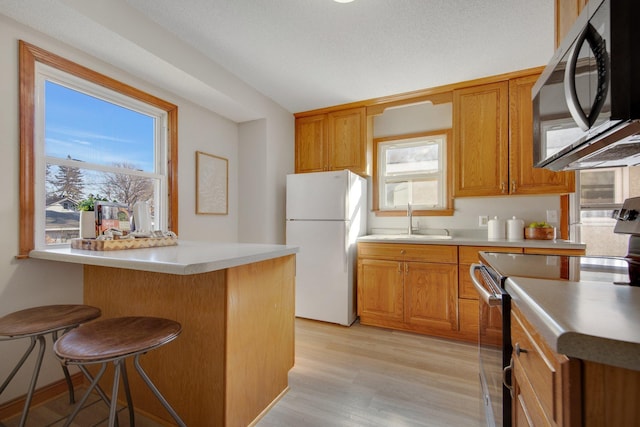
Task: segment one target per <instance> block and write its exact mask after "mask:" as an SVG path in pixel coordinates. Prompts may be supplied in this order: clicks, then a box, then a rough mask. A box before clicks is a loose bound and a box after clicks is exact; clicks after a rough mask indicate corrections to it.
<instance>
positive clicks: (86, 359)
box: [54, 317, 185, 426]
mask: <svg viewBox="0 0 640 427" xmlns="http://www.w3.org/2000/svg"><path fill="white" fill-rule="evenodd" d="M181 332H182V326H181V325H180V323H178V322H175V321H173V320H169V319H163V318H159V317H116V318H111V319H102V320H97V321H95V322H92V323H89V324H86V325H83V326H81V327H79V328H77V329H74V330H73V331H70V332H69V333H67V334H65V335H63V336H62V337H61V338H60V339H59V340H58V341H56V343H55V345H54V351H55V353H56V355H57V356H58V357H59V358H60V360H61V361H62V363H63V364H64V365H77V366H78V367H79V368H80V369H81V370H82V372H84V374H85V375H86V376H87V378H89V379H90V380H91V385H90V386H89V388H88V389H87V391H86V393H85V394H84V396H83V397H82V399H81V400H80V401H79V402H78V404H77V405H76V407H75V409H74V411H73V413H72V414H71V415H69V417H68V418H67V422H66V423H65V426H69V425H70V424H71V422H72V420H73V419H74V418H75V417H76V415H77V414H78V412H79V411H80V409H81V407H82V406H83V405H84V402H85V401H86V399H87V398H88V397H89V395H90V394H91V392H92V391H93V389H94V388H96V390H97V392H98V393H99V394H100V395H101V397H102V398H103V400H105V401H107V402H108V401H109V399H107V398H106V397H105V396H104V395H103V393H102V391H101V390H100V388H99V387H97V384H98V382H99V381H100V378H101V377H102V376H103V374H104V372H105V370H106V367H107V364H108V363H109V362H113V364H114V367H115V370H114V381H113V390H112V393H111V399H110V410H109V426H114V425H115V423H116V405H117V402H116V401H117V395H118V387H119V380H120V375H122V382H123V385H124V389H125V395H126V398H127V405H128V408H129V424H130V425H131V426H134V425H135V417H134V411H133V402H132V399H131V392H130V390H129V381H128V378H127V370H126V364H125V360H126V359H127V358H129V357H133V362H134V366H135V367H136V370H137V371H138V373H139V374H140V376H141V377H142V379H143V380H144V382H145V383H146V384H147V386H148V387H149V389H151V391H152V392H153V393H154V394H155V395H156V397H157V398H158V400H159V401H160V402H161V403H162V405H163V406H164V407H165V408H166V409H167V411H168V412H169V413H170V414H171V416H172V417H173V419H174V420H175V421H176V422H177V423H178V425H179V426H185V424H184V422H183V421H182V420H181V419H180V417H179V416H178V414H177V413H176V412H175V411H174V410H173V408H172V407H171V405H169V403H168V402H167V401H166V399H165V398H164V397H163V396H162V394H161V393H160V391H159V390H158V389H157V388H156V386H155V385H154V384H153V383H152V382H151V380H150V379H149V376H148V375H147V374H146V372H145V371H144V370H143V369H142V366H140V361H139V358H140V356H141V355H142V354H145V353H147V352H148V351H150V350H153V349H155V348H158V347H160V346H163V345H165V344H167V343H169V342H171V341H173V340H174V339H175V338H177V337H178V335H180V333H181ZM98 363H99V364H101V368H100V370H99V372H98V373H97V374H96V376H95V377H93V376H92V375H91V374H90V373H89V371H88V370H87V368H86V367H85V365H90V364H98Z"/></svg>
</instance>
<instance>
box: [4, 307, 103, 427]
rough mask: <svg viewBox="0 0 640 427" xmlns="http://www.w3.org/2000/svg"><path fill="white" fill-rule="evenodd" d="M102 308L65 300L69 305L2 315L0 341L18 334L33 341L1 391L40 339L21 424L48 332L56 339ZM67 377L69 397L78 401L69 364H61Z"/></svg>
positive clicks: (96, 314) (36, 378)
mask: <svg viewBox="0 0 640 427" xmlns="http://www.w3.org/2000/svg"><path fill="white" fill-rule="evenodd" d="M100 314H101V313H100V309H99V308H96V307H91V306H89V305H81V304H66V305H45V306H40V307H32V308H27V309H25V310H20V311H16V312H13V313H10V314H7V315H6V316H4V317H1V318H0V341H9V340H15V339H19V338H30V339H31V344H30V345H29V347H28V348H27V350H26V351H25V353H24V355H23V356H22V358H21V359H20V360H19V361H18V364H17V365H16V366H15V368H13V370H12V371H11V373H10V374H9V376H8V377H7V379H6V380H5V381H4V383H2V385H1V386H0V394H2V392H4V390H5V389H6V388H7V386H8V385H9V383H10V382H11V380H12V379H13V377H14V376H15V375H16V373H18V370H20V368H21V367H22V365H23V364H24V362H25V361H26V360H27V358H28V357H29V355H30V354H31V352H32V351H33V349H34V347H35V345H36V341H37V342H38V343H39V347H38V357H37V359H36V364H35V367H34V370H33V375H32V376H31V383H30V384H29V391H28V392H27V398H26V400H25V403H24V408H23V409H22V417H21V418H20V426H24V425H25V423H26V421H27V414H28V412H29V406H30V405H31V399H32V397H33V392H34V390H35V388H36V382H37V381H38V375H39V374H40V367H41V366H42V358H43V356H44V349H45V345H46V344H45V336H46V335H47V334H51V336H52V340H53V342H54V343H55V342H56V341H57V340H58V333H59V332H61V331H62V333H63V334H64V333H66V332H68V331H69V330H71V329H73V328H75V327H77V326H79V325H80V324H81V323H85V322H88V321H90V320H93V319H96V318H98V317H100ZM62 370H63V371H64V377H65V380H66V381H67V387H68V388H69V401H70V402H71V403H74V402H75V398H74V393H73V383H72V382H71V376H70V375H69V370H68V369H67V367H66V366H63V367H62Z"/></svg>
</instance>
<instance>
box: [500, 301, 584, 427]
mask: <svg viewBox="0 0 640 427" xmlns="http://www.w3.org/2000/svg"><path fill="white" fill-rule="evenodd" d="M511 343H512V345H513V356H512V364H513V376H512V378H513V381H512V383H513V403H514V404H513V411H514V412H513V419H514V420H515V425H516V426H553V425H558V426H573V425H580V412H579V411H575V409H576V406H579V405H580V400H579V398H580V396H579V390H580V387H579V381H580V363H579V361H578V360H570V359H569V358H568V357H566V356H564V355H562V354H558V353H556V352H554V351H553V350H551V349H550V348H549V347H548V346H547V344H546V343H545V341H544V340H543V339H542V338H541V337H540V336H539V335H538V334H537V332H536V331H535V329H533V327H531V326H530V325H529V323H528V322H527V320H526V319H525V318H524V316H523V315H522V314H521V312H520V311H519V310H518V308H517V307H516V306H515V305H514V306H513V307H512V311H511ZM570 387H573V388H574V390H571V389H570ZM572 410H573V412H572Z"/></svg>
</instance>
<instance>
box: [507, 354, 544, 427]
mask: <svg viewBox="0 0 640 427" xmlns="http://www.w3.org/2000/svg"><path fill="white" fill-rule="evenodd" d="M522 371H523V367H522V365H521V364H520V363H518V361H515V362H514V373H515V374H514V375H515V381H516V384H517V388H516V393H515V396H514V399H515V402H514V410H515V413H514V414H513V418H514V421H515V424H514V425H516V426H532V427H537V426H551V425H553V423H552V421H551V420H549V418H547V414H545V411H544V409H543V408H542V406H540V402H539V400H538V398H537V397H536V393H535V392H534V390H533V387H532V386H531V383H530V382H529V380H528V379H527V378H526V377H525V376H524V375H521V373H522Z"/></svg>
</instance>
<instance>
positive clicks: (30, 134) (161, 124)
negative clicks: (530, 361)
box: [20, 42, 177, 256]
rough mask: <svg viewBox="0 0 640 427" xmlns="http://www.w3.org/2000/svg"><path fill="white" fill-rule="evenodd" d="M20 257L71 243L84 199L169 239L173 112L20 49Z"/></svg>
mask: <svg viewBox="0 0 640 427" xmlns="http://www.w3.org/2000/svg"><path fill="white" fill-rule="evenodd" d="M20 55H21V60H20V67H21V69H20V78H21V85H20V89H21V91H20V97H21V98H20V99H21V108H20V119H21V135H20V139H21V183H20V184H21V204H20V206H21V226H20V256H27V255H28V251H29V250H31V249H33V248H34V247H36V248H42V247H46V246H47V245H50V244H59V243H68V241H69V239H71V238H74V237H77V236H78V228H79V227H78V217H79V213H78V212H77V209H78V205H79V203H80V202H81V200H83V199H86V198H88V197H90V196H94V197H97V198H104V199H107V200H109V201H115V202H119V203H122V204H125V205H127V206H130V205H131V204H133V203H134V202H135V201H138V200H150V202H151V205H152V213H153V216H154V221H155V226H156V228H159V229H171V230H173V231H177V230H176V228H177V194H176V189H177V179H176V178H177V175H176V173H177V107H176V106H175V105H172V104H170V103H167V102H165V101H162V100H160V99H157V98H155V97H153V96H151V95H148V94H146V93H144V92H141V91H139V90H137V89H135V88H132V87H130V86H127V85H125V84H123V83H120V82H117V81H115V80H112V79H110V78H108V77H106V76H103V75H100V74H98V73H95V72H93V71H91V70H88V69H86V68H84V67H81V66H80V65H77V64H74V63H72V62H69V61H67V60H65V59H63V58H60V57H57V56H55V55H53V54H51V53H48V52H45V51H43V50H41V49H39V48H37V47H35V46H32V45H29V44H27V43H24V42H20Z"/></svg>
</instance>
